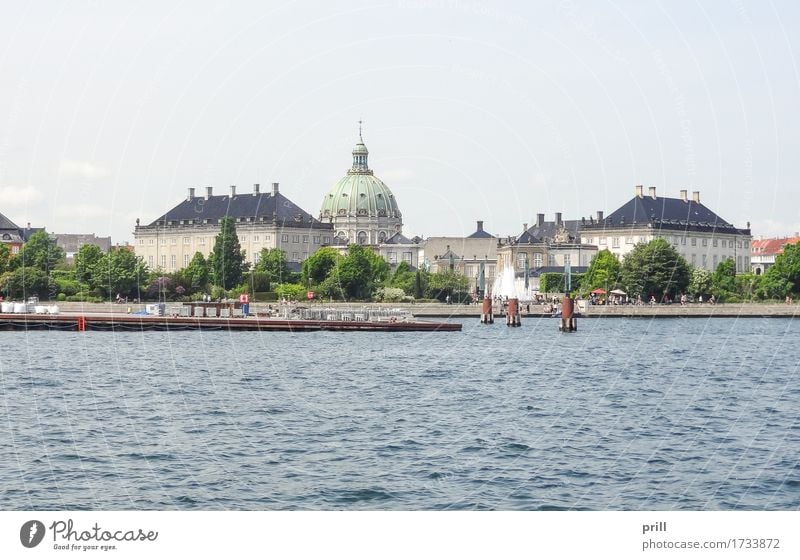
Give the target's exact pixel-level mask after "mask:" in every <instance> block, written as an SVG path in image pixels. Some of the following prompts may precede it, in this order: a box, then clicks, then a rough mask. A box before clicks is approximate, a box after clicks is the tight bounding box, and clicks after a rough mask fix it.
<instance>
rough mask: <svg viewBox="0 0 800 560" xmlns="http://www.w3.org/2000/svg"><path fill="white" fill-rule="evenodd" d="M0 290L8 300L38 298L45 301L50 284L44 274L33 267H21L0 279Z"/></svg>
mask: <svg viewBox="0 0 800 560" xmlns="http://www.w3.org/2000/svg"><path fill="white" fill-rule="evenodd" d="M0 290H2V291H3V292H5V294H6V295H7V296H8V297H10V298H21V299H26V298H29V297H31V296H38V297H40V298H42V299H47V298H48V297H49V292H50V291H51V284H50V281H49V278H48V276H47V273H46V272H44V271H42V270H39V269H38V268H36V267H35V266H22V267H19V268H17V269H16V270H13V271H10V272H6V273H4V274H3V275H2V276H1V277H0Z"/></svg>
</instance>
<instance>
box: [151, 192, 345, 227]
mask: <svg viewBox="0 0 800 560" xmlns="http://www.w3.org/2000/svg"><path fill="white" fill-rule="evenodd" d="M225 216H231V217H233V218H237V221H238V218H255V219H256V220H258V221H269V222H272V221H275V222H278V223H280V224H283V225H293V224H294V225H297V226H304V227H314V228H321V229H330V228H331V226H330V225H329V224H323V223H321V222H319V221H318V220H316V219H315V218H314V217H313V216H311V214H309V213H308V212H306V211H305V210H303V209H302V208H300V207H299V206H297V205H296V204H295V203H294V202H292V201H291V200H289V199H288V198H286V197H285V196H283V195H282V194H281V193H277V194H275V195H273V194H272V193H255V194H237V195H234V196H230V195H221V196H216V195H212V196H210V197H208V198H206V197H192V198H190V199H189V198H187V199H184V200H183V201H181V202H180V204H178V205H177V206H175V207H174V208H172V209H171V210H169V211H168V212H167V213H166V214H164V215H162V216H160V217H158V218H156V219H155V220H154V221H153V222H152V223H151V224H150V226H158V225H176V224H177V223H180V221H181V220H185V221H188V223H204V221H205V220H211V222H212V223H213V222H216V221H218V220H220V219H222V218H224V217H225ZM262 218H263V220H262ZM192 220H195V221H192Z"/></svg>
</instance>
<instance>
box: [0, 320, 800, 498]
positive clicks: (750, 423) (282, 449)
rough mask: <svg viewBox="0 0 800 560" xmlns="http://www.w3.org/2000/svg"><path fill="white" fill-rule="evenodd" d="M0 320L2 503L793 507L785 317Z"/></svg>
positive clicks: (797, 326) (792, 353)
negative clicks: (48, 328) (159, 328)
mask: <svg viewBox="0 0 800 560" xmlns="http://www.w3.org/2000/svg"><path fill="white" fill-rule="evenodd" d="M579 327H580V329H581V330H580V331H579V332H578V333H576V334H571V335H567V334H560V333H558V332H557V329H556V322H555V320H553V319H541V320H528V321H526V322H525V323H524V324H523V326H522V328H519V329H509V328H507V327H506V326H505V325H502V324H495V325H493V326H484V325H480V324H478V321H477V319H466V320H464V331H463V332H460V333H441V334H432V333H400V334H387V333H302V334H292V333H232V334H227V333H200V332H175V333H160V332H152V333H139V334H129V333H125V334H114V333H100V332H97V333H95V332H87V333H52V334H50V333H44V332H32V333H2V334H0V339H2V341H3V348H4V349H3V351H2V359H0V444H2V453H0V509H3V510H9V509H179V510H181V509H245V510H255V509H258V510H260V509H520V510H536V509H591V510H606V509H714V510H717V509H792V510H796V509H798V507H800V463H799V461H800V420H799V419H798V418H799V416H798V411H799V410H800V379H798V363H799V362H800V344H798V339H799V335H800V323H799V322H798V321H792V320H788V319H787V320H783V319H738V320H737V319H711V320H708V319H659V320H654V321H650V320H630V319H628V320H626V319H595V320H585V321H581V323H580V324H579Z"/></svg>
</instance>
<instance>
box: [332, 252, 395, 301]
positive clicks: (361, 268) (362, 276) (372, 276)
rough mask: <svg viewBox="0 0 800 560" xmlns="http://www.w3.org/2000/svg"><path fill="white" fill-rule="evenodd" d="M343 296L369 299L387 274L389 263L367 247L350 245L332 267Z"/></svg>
mask: <svg viewBox="0 0 800 560" xmlns="http://www.w3.org/2000/svg"><path fill="white" fill-rule="evenodd" d="M334 273H335V274H334V275H331V276H332V277H335V280H337V281H338V283H339V287H340V289H341V292H342V294H343V295H344V297H345V298H348V299H360V300H365V299H370V298H371V297H372V294H373V293H374V292H375V290H376V289H377V288H378V287H380V285H381V284H382V283H383V281H384V280H385V279H386V277H387V276H388V274H389V265H388V264H386V261H384V260H383V259H382V258H381V257H380V256H378V255H376V254H375V253H374V252H372V250H371V249H369V248H367V247H362V246H361V245H350V246H349V247H348V250H347V256H346V257H344V258H343V259H341V261H340V262H339V264H338V265H337V266H336V268H335V269H334Z"/></svg>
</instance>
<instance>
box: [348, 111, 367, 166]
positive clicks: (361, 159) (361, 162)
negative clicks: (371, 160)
mask: <svg viewBox="0 0 800 560" xmlns="http://www.w3.org/2000/svg"><path fill="white" fill-rule="evenodd" d="M362 124H363V121H361V120H359V121H358V144H356V147H355V148H353V167H351V168H350V171H348V173H349V174H354V173H364V174H370V175H371V174H372V170H371V169H370V168H369V165H368V164H367V156H369V150H367V147H366V146H365V145H364V139H363V138H362V135H361V125H362Z"/></svg>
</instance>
